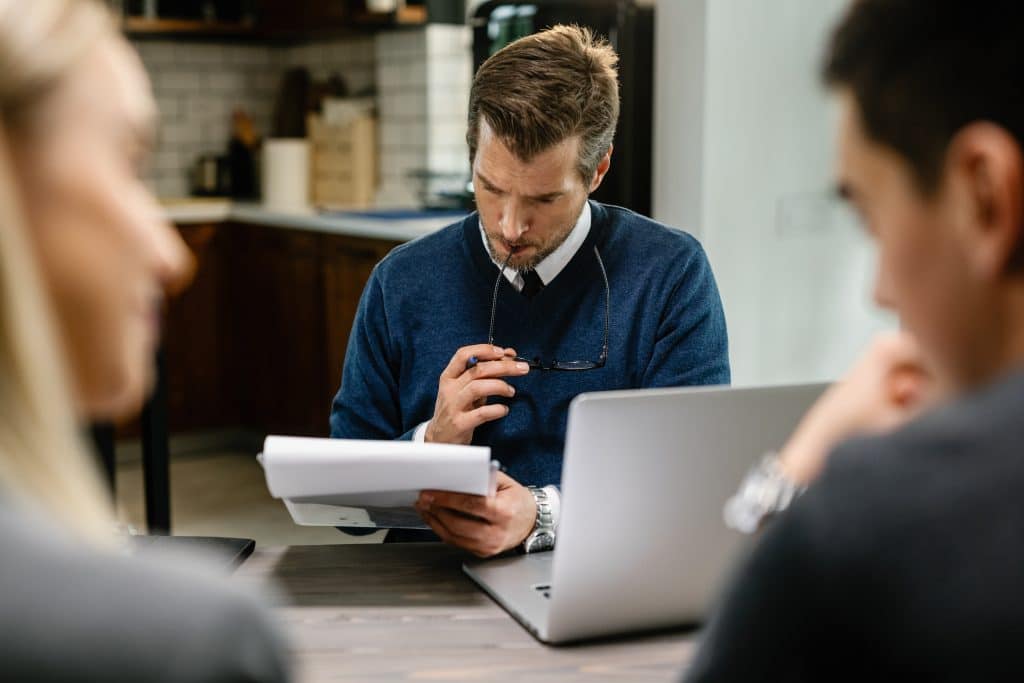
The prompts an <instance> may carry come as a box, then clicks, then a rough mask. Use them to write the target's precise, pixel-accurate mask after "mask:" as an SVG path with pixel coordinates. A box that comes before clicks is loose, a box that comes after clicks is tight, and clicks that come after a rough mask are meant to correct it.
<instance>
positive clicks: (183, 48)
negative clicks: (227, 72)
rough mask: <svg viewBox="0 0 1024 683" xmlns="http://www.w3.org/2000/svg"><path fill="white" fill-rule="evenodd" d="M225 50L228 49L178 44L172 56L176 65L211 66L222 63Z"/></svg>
mask: <svg viewBox="0 0 1024 683" xmlns="http://www.w3.org/2000/svg"><path fill="white" fill-rule="evenodd" d="M226 49H229V48H228V47H227V46H221V45H209V44H195V43H179V44H177V45H176V46H175V53H174V55H175V58H176V63H177V64H182V65H188V64H192V65H202V66H211V65H214V64H223V63H224V61H225V50H226Z"/></svg>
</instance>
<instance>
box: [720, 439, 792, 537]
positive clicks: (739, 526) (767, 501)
mask: <svg viewBox="0 0 1024 683" xmlns="http://www.w3.org/2000/svg"><path fill="white" fill-rule="evenodd" d="M805 489H806V487H805V486H801V485H800V484H797V483H796V482H794V481H793V480H792V479H790V478H789V477H787V476H786V473H785V472H783V471H782V466H781V465H780V464H779V458H778V456H777V455H776V454H775V453H768V454H766V455H765V456H764V457H762V458H761V461H760V462H759V463H758V464H757V465H755V466H754V468H753V469H752V470H750V472H749V473H748V474H747V476H746V478H745V479H744V480H743V484H742V485H740V489H739V491H737V492H736V495H734V496H733V497H732V498H730V499H729V500H728V502H726V504H725V509H724V510H723V511H722V512H723V515H724V516H725V524H726V526H728V527H729V528H731V529H735V530H736V531H739V532H742V533H744V534H752V533H754V532H755V531H757V530H758V529H760V528H761V525H762V524H763V523H764V522H765V520H767V519H768V518H770V517H772V516H774V515H777V514H779V513H780V512H782V511H783V510H785V509H786V508H788V507H789V504H790V503H792V502H793V499H795V498H796V497H797V496H799V495H800V494H801V493H803V492H804V490H805Z"/></svg>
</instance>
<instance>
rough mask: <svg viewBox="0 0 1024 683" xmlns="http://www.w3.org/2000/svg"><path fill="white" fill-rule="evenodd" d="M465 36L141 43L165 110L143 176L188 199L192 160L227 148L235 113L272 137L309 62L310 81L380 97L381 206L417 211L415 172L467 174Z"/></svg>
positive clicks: (419, 32) (416, 33)
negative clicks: (287, 78)
mask: <svg viewBox="0 0 1024 683" xmlns="http://www.w3.org/2000/svg"><path fill="white" fill-rule="evenodd" d="M468 35H469V34H468V31H466V30H465V29H454V30H453V29H452V27H439V28H435V27H427V28H418V29H410V30H401V31H389V32H384V33H380V34H377V35H376V36H367V37H360V38H354V39H344V40H331V41H321V42H315V43H309V44H305V45H298V46H274V47H267V46H256V45H235V44H230V43H225V44H213V45H211V44H194V43H188V44H179V43H177V42H173V41H146V42H141V41H140V42H139V43H137V45H136V47H137V49H138V51H139V55H140V57H141V58H142V61H143V63H144V64H145V65H146V68H147V70H148V71H149V73H150V75H151V79H152V81H153V88H154V92H155V94H156V97H157V104H158V106H159V108H160V112H161V127H160V134H159V147H158V149H157V151H156V153H155V155H154V158H153V162H152V164H151V166H150V168H149V170H148V171H147V176H146V177H147V179H148V181H149V182H150V184H151V186H152V187H153V188H154V189H155V190H156V191H157V192H158V193H159V194H160V195H163V196H182V195H184V194H186V192H187V189H188V169H189V168H190V167H191V166H192V164H193V163H194V161H195V159H196V158H197V157H198V156H199V155H201V154H206V153H222V152H223V151H224V149H225V148H226V145H227V142H228V136H229V135H230V130H231V114H232V112H233V111H234V110H235V109H243V110H245V111H247V112H248V113H249V114H250V115H251V116H252V118H253V120H254V122H255V125H256V128H257V131H258V133H259V134H260V135H262V136H266V135H268V134H269V133H270V124H271V119H272V115H273V107H274V103H275V98H276V96H277V93H278V90H279V88H280V85H281V78H282V75H283V73H284V71H285V70H286V69H287V68H289V67H293V66H305V67H307V68H309V69H310V72H311V74H312V75H313V77H314V79H316V80H323V79H326V78H327V77H329V76H330V75H332V74H334V73H337V74H340V75H341V76H342V77H343V78H344V79H345V81H346V83H347V84H348V87H349V91H350V92H352V93H366V92H373V91H376V92H377V93H378V115H379V118H380V127H379V149H380V177H381V185H380V189H379V191H378V202H379V204H380V205H381V206H391V207H413V206H419V205H420V204H421V203H422V201H423V196H424V188H425V182H424V180H423V179H422V178H421V177H419V175H417V174H418V173H422V172H423V171H426V170H428V169H429V170H430V171H432V172H453V171H454V172H461V171H462V170H463V169H465V168H468V161H467V160H466V155H467V152H466V149H465V143H464V140H463V138H464V135H465V109H466V100H467V99H468V96H469V83H470V76H471V74H470V63H471V57H470V50H469V47H468V45H469V43H468V37H467V36H468Z"/></svg>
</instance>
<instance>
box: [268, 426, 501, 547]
mask: <svg viewBox="0 0 1024 683" xmlns="http://www.w3.org/2000/svg"><path fill="white" fill-rule="evenodd" d="M259 460H260V463H261V464H262V465H263V470H264V473H265V474H266V478H267V488H268V489H269V490H270V493H271V495H272V496H274V497H275V498H281V499H284V501H285V505H286V506H287V507H288V510H289V512H290V513H291V515H292V518H293V519H294V520H295V522H296V523H297V524H308V525H331V526H368V527H380V528H385V527H386V528H398V527H401V528H424V526H425V525H423V523H422V520H420V519H419V516H418V515H417V514H416V512H415V510H413V509H412V504H413V503H414V502H415V501H416V497H417V496H418V495H419V492H420V491H422V490H424V489H437V490H441V491H455V492H458V493H468V494H473V495H481V496H483V495H489V494H491V493H493V491H494V487H495V483H496V469H497V468H496V467H492V464H491V451H490V448H486V447H481V446H453V445H450V444H423V443H413V442H408V441H362V440H347V439H315V438H307V437H288V436H269V437H267V440H266V441H265V442H264V446H263V453H262V454H261V455H260V456H259Z"/></svg>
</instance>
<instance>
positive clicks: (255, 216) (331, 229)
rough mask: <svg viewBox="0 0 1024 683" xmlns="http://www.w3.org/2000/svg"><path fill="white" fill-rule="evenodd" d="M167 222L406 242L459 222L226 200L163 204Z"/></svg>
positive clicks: (452, 217)
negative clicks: (233, 223)
mask: <svg viewBox="0 0 1024 683" xmlns="http://www.w3.org/2000/svg"><path fill="white" fill-rule="evenodd" d="M164 209H165V214H164V215H165V216H166V217H167V220H169V221H171V222H172V223H177V224H189V223H221V222H225V221H237V222H239V223H251V224H256V225H267V226H272V227H278V228H286V229H288V228H290V229H293V230H307V231H311V232H321V233H327V234H333V235H351V236H353V237H367V238H371V239H380V240H389V241H397V242H406V241H409V240H414V239H416V238H417V237H422V236H423V235H427V234H429V233H432V232H435V231H437V230H440V229H441V228H443V227H446V226H448V225H451V224H452V223H454V222H456V221H458V220H460V216H459V215H457V214H453V213H451V212H442V213H438V214H437V215H431V214H430V213H429V212H387V211H382V212H380V213H379V215H374V214H375V212H372V211H360V212H351V213H343V212H321V211H317V210H316V209H313V208H309V209H280V208H271V207H267V206H264V205H262V204H257V203H252V202H233V201H230V200H226V199H188V200H171V201H167V202H165V203H164Z"/></svg>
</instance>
